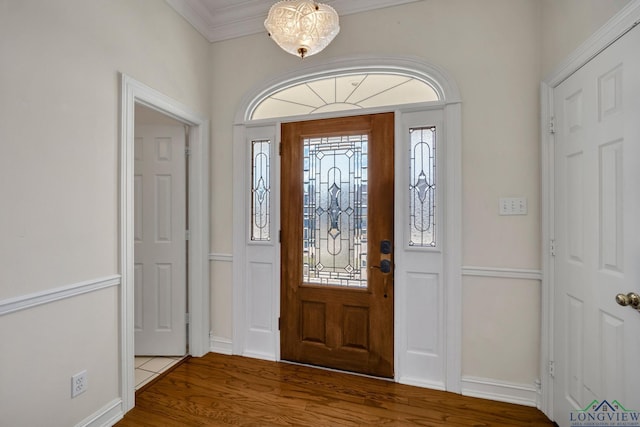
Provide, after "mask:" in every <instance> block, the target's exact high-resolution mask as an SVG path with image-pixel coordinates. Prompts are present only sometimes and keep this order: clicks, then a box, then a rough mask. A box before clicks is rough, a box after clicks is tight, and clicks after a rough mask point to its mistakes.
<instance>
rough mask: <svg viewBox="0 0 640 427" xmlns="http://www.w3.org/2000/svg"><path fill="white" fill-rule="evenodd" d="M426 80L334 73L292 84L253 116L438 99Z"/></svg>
mask: <svg viewBox="0 0 640 427" xmlns="http://www.w3.org/2000/svg"><path fill="white" fill-rule="evenodd" d="M438 100H439V97H438V93H437V92H436V91H435V90H434V88H433V87H432V86H431V85H430V84H428V83H427V82H425V81H422V80H420V79H417V78H415V77H412V76H406V75H401V74H391V73H358V74H347V75H340V76H331V77H327V78H322V79H318V80H307V81H305V82H304V83H299V84H296V85H295V86H289V87H286V88H284V89H281V90H278V91H277V92H274V93H272V94H271V95H270V96H268V97H266V98H265V99H263V100H262V101H261V102H260V103H259V104H258V105H257V106H256V107H255V109H254V110H253V113H252V114H251V118H252V119H266V118H273V117H286V116H298V115H306V114H317V113H327V112H336V111H345V110H359V109H363V108H372V107H383V106H391V105H404V104H411V103H418V102H429V101H438Z"/></svg>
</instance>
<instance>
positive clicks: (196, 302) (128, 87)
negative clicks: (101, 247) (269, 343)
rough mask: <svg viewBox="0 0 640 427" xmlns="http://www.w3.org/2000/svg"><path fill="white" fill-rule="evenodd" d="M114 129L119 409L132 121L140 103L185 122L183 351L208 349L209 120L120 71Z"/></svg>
mask: <svg viewBox="0 0 640 427" xmlns="http://www.w3.org/2000/svg"><path fill="white" fill-rule="evenodd" d="M121 91H122V93H121V111H120V114H121V129H120V130H121V134H120V159H119V166H120V192H119V200H120V217H119V218H120V236H119V247H120V253H119V258H120V275H121V289H120V300H119V303H120V313H121V314H120V317H121V318H120V366H121V379H120V397H121V400H122V412H123V413H124V412H127V411H129V410H130V409H131V408H133V407H134V405H135V380H134V368H135V366H134V324H135V310H134V300H135V298H134V276H135V275H134V267H135V262H134V141H135V139H134V125H135V114H134V111H135V104H136V103H138V104H141V105H144V106H146V107H148V108H151V109H153V110H156V111H158V112H160V113H162V114H164V115H167V116H169V117H171V118H173V119H176V120H178V121H180V122H182V123H184V124H186V125H188V126H189V127H190V132H189V146H190V149H191V156H190V161H189V177H188V178H189V189H188V193H189V202H188V203H189V206H188V212H189V214H188V216H189V220H188V223H189V228H190V232H191V237H190V239H189V242H188V247H189V265H188V266H187V269H188V276H189V282H188V284H187V286H188V301H189V303H188V305H189V310H190V313H189V316H190V322H189V332H190V333H189V337H188V341H189V353H190V354H191V355H192V356H194V357H198V356H202V355H204V354H206V353H207V352H208V351H209V347H210V346H209V328H210V324H209V302H210V301H209V259H208V258H209V202H208V200H209V120H208V119H206V118H205V117H203V116H202V115H200V114H198V113H196V112H194V111H192V110H191V108H189V107H187V106H185V105H183V104H181V103H180V102H178V101H176V100H174V99H172V98H170V97H168V96H166V95H164V94H162V93H160V92H158V91H157V90H155V89H152V88H150V87H149V86H146V85H144V84H143V83H140V82H139V81H137V80H135V79H133V78H131V77H129V76H127V75H124V74H123V75H121Z"/></svg>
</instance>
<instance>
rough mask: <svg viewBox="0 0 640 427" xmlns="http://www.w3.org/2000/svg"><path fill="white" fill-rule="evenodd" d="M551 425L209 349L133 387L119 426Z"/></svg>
mask: <svg viewBox="0 0 640 427" xmlns="http://www.w3.org/2000/svg"><path fill="white" fill-rule="evenodd" d="M226 425H235V426H314V427H315V426H375V425H388V426H411V425H419V426H443V425H445V426H501V427H507V426H553V425H554V424H553V423H552V422H551V421H549V420H548V419H547V418H546V417H545V416H544V414H542V413H541V412H540V411H538V410H537V409H535V408H529V407H525V406H519V405H512V404H508V403H500V402H493V401H488V400H483V399H476V398H472V397H465V396H460V395H457V394H453V393H446V392H439V391H433V390H427V389H423V388H419V387H411V386H407V385H402V384H397V383H394V382H391V381H385V380H379V379H374V378H368V377H362V376H356V375H350V374H345V373H339V372H332V371H326V370H323V369H317V368H312V367H307V366H299V365H292V364H288V363H276V362H268V361H263V360H256V359H248V358H244V357H239V356H225V355H220V354H215V353H209V354H208V355H206V356H204V357H202V358H192V359H190V360H188V361H186V362H185V363H183V364H182V365H180V366H178V367H177V368H175V369H174V370H173V371H171V372H170V373H168V374H167V375H165V376H164V377H162V378H160V379H158V380H157V381H156V382H154V383H153V384H150V385H149V386H148V387H146V388H145V389H144V390H142V391H140V392H138V393H137V394H136V407H135V408H134V409H133V410H131V411H130V412H129V413H127V414H126V415H125V417H124V419H123V420H122V421H120V422H119V423H118V424H116V426H117V427H138V426H140V427H160V426H168V427H173V426H176V427H177V426H181V427H184V426H226Z"/></svg>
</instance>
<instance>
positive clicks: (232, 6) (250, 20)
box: [165, 0, 422, 42]
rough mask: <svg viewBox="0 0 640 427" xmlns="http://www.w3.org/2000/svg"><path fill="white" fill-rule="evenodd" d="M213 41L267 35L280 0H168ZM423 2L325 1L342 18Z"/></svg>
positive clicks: (322, 1)
mask: <svg viewBox="0 0 640 427" xmlns="http://www.w3.org/2000/svg"><path fill="white" fill-rule="evenodd" d="M165 1H166V2H167V3H168V4H169V5H170V6H171V7H173V8H174V9H175V10H176V12H178V13H179V14H180V15H182V16H183V17H184V18H185V19H186V20H187V21H189V23H191V25H193V26H194V27H195V28H196V29H197V30H198V31H199V32H200V33H201V34H202V35H203V36H205V37H206V38H207V40H209V41H210V42H217V41H221V40H228V39H232V38H235V37H242V36H247V35H249V34H257V33H262V32H264V33H265V34H266V31H267V30H265V28H264V20H265V19H266V18H267V13H268V12H269V8H270V7H271V5H272V4H274V3H276V1H277V0H271V1H270V0H165ZM415 1H422V0H321V1H320V2H321V3H325V4H328V5H330V6H332V7H333V8H334V9H335V10H336V11H337V12H338V15H341V16H342V15H349V14H352V13H358V12H364V11H367V10H373V9H379V8H382V7H389V6H396V5H399V4H404V3H413V2H415Z"/></svg>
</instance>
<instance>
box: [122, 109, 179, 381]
mask: <svg viewBox="0 0 640 427" xmlns="http://www.w3.org/2000/svg"><path fill="white" fill-rule="evenodd" d="M189 130H190V127H189V126H188V125H186V124H185V123H183V122H181V121H178V120H176V119H174V118H172V117H169V116H167V115H164V114H162V113H160V112H158V111H155V110H152V109H150V108H148V107H145V106H144V105H140V104H138V103H136V105H135V131H134V132H135V134H134V140H135V143H134V144H135V145H134V156H135V164H134V200H135V201H134V238H135V244H134V260H135V270H134V271H135V278H134V289H135V298H134V304H135V308H134V317H135V356H136V359H135V384H136V390H139V389H140V388H141V387H142V386H144V385H145V384H147V383H149V382H151V381H153V380H154V379H156V378H157V377H158V376H159V375H161V374H162V373H164V372H165V371H167V370H168V369H169V368H171V367H173V366H174V365H176V364H177V363H179V361H180V360H182V359H183V358H184V357H185V356H186V355H187V354H188V352H189V349H188V340H187V336H188V333H189V331H188V329H189V324H188V316H187V313H189V307H188V303H187V301H188V298H187V297H188V286H187V283H188V272H187V265H188V262H189V259H188V245H187V241H188V235H187V234H188V229H189V224H188V209H187V207H188V189H189V183H188V180H187V176H188V173H189Z"/></svg>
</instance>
